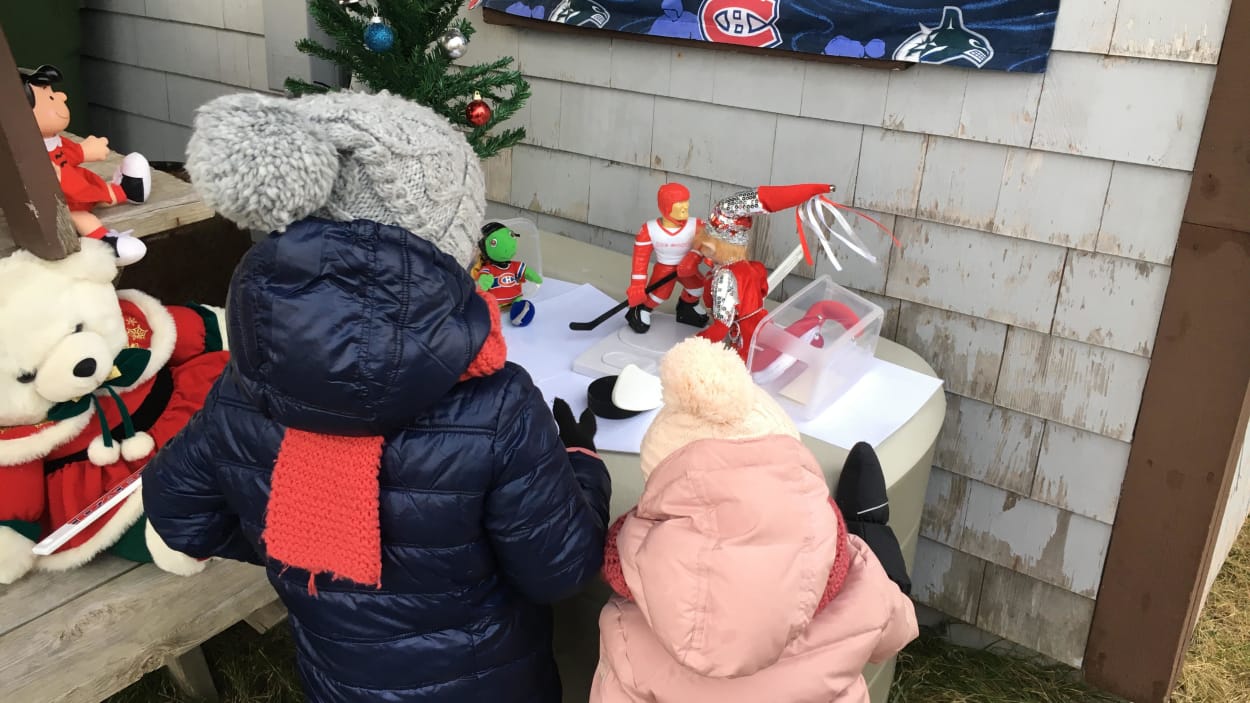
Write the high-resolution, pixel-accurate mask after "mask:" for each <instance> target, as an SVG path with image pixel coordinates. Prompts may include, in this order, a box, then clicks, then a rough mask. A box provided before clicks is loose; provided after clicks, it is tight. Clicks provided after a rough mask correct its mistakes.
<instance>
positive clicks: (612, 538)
mask: <svg viewBox="0 0 1250 703" xmlns="http://www.w3.org/2000/svg"><path fill="white" fill-rule="evenodd" d="M829 506H830V507H831V508H833V514H834V515H837V516H838V538H837V539H838V553H837V556H835V557H834V558H833V567H832V568H831V569H829V579H828V580H827V581H826V582H825V593H824V595H822V596H821V598H820V602H819V603H817V604H816V612H817V613H819V612H820V611H822V610H824V609H825V606H827V605H829V603H830V602H831V601H833V599H834V597H835V596H837V595H838V591H840V590H842V583H843V582H844V581H846V574H847V572H848V571H850V569H851V551H850V549H849V547H848V546H847V539H846V534H847V533H846V521H845V520H844V519H843V518H842V511H841V510H838V506H837V504H835V503H834V502H833V499H832V498H830V499H829ZM636 511H637V508H634V509H633V510H630V511H629V512H628V513H625V514H624V515H622V516H621V517H620V518H618V519H617V521H616V522H615V523H613V524H612V527H611V529H609V530H608V543H607V547H606V549H604V553H603V580H604V581H607V582H608V585H609V586H611V587H612V590H613V591H615V592H616V595H618V596H620V597H622V598H625V599H627V600H633V599H634V595H633V594H632V593H630V591H629V584H627V583H625V573H624V571H623V570H622V569H621V554H620V551H619V550H618V549H617V547H616V538H617V535H619V534H620V532H621V526H622V525H624V524H625V519H626V518H628V517H629V516H630V515H633V514H634V513H635V512H636Z"/></svg>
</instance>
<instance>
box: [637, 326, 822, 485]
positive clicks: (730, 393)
mask: <svg viewBox="0 0 1250 703" xmlns="http://www.w3.org/2000/svg"><path fill="white" fill-rule="evenodd" d="M660 382H661V383H662V384H663V386H664V406H663V407H662V408H661V409H660V412H659V413H657V414H656V417H655V420H654V421H653V422H652V423H651V427H650V428H648V429H647V434H646V435H645V436H644V437H643V438H642V451H641V464H642V475H643V476H644V477H646V476H650V475H651V472H652V471H653V470H655V467H656V466H658V465H659V464H660V462H662V461H664V459H666V458H667V457H668V456H669V455H671V454H672V453H673V452H675V451H677V450H678V449H681V448H682V447H684V446H686V445H687V444H690V443H691V442H695V441H697V440H701V439H751V438H755V437H765V436H768V435H785V436H788V437H793V438H795V439H799V430H798V428H797V427H795V425H794V422H793V421H792V420H791V419H790V417H789V415H787V414H786V412H785V411H784V410H782V409H781V406H780V405H778V404H777V401H775V400H773V398H772V397H771V396H770V395H768V393H767V392H766V391H765V390H764V389H763V388H760V387H759V386H757V385H756V384H755V382H754V381H752V380H751V374H750V373H748V372H747V368H746V366H745V365H744V364H743V363H742V359H741V358H739V357H738V354H737V352H734V351H732V350H730V349H727V348H726V347H725V346H724V345H722V344H716V343H714V342H709V341H708V340H706V339H703V338H701V337H691V338H690V339H687V340H686V341H684V342H681V343H680V344H677V345H676V346H674V347H673V348H672V349H671V350H669V352H668V353H667V354H665V355H664V358H663V359H661V360H660Z"/></svg>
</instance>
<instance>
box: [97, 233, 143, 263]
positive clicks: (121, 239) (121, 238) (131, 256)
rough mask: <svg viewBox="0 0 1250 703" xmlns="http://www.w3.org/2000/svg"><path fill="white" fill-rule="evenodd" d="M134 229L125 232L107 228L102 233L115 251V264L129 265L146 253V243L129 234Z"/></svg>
mask: <svg viewBox="0 0 1250 703" xmlns="http://www.w3.org/2000/svg"><path fill="white" fill-rule="evenodd" d="M133 231H134V230H126V231H125V232H117V231H115V230H109V233H108V234H106V235H104V241H106V242H108V243H109V245H111V246H112V247H113V251H115V252H117V266H118V267H119V268H120V267H122V266H129V265H131V264H133V263H136V262H138V261H139V260H141V259H142V258H143V257H144V256H146V255H147V253H148V245H146V244H144V243H143V240H142V239H139V238H137V237H133V236H131V232H133Z"/></svg>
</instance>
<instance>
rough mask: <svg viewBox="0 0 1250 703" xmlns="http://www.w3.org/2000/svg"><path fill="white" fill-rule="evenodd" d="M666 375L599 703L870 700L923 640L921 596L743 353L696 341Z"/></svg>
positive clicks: (605, 629)
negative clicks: (841, 497)
mask: <svg viewBox="0 0 1250 703" xmlns="http://www.w3.org/2000/svg"><path fill="white" fill-rule="evenodd" d="M660 377H661V380H662V382H663V385H664V402H665V405H664V408H663V409H662V410H661V411H660V412H659V414H658V415H657V417H656V419H655V422H654V423H653V424H652V426H651V428H650V429H649V430H648V431H647V434H646V437H645V438H644V439H643V444H642V471H643V474H644V476H645V477H646V487H645V488H644V490H643V494H642V498H641V499H640V500H639V502H638V506H637V507H636V508H634V509H633V510H631V511H630V512H629V513H627V514H626V515H625V516H624V517H622V518H621V519H620V520H619V521H617V523H616V524H615V525H614V526H613V528H612V531H611V532H610V533H609V537H608V547H607V558H606V559H605V565H604V576H605V578H606V579H607V581H608V583H609V584H610V585H611V586H612V588H613V590H614V591H615V592H616V594H617V595H616V596H614V597H613V598H612V600H611V601H609V603H608V604H607V605H606V606H604V609H603V612H602V614H601V615H600V618H599V629H600V660H599V668H598V670H597V671H596V673H595V680H594V684H593V688H592V690H591V695H590V700H591V703H615V702H617V701H628V702H630V703H642V702H647V703H703V702H704V701H708V702H714V703H739V702H741V703H809V702H810V703H830V701H834V702H835V703H867V701H868V700H869V699H868V689H867V685H866V684H865V682H864V678H863V675H862V674H861V671H862V669H863V668H864V665H865V664H867V663H868V662H881V661H884V660H886V659H888V658H890V657H891V656H893V655H895V654H896V653H898V651H899V650H901V649H902V648H903V647H904V646H905V645H906V644H907V643H908V642H910V641H911V640H913V639H915V637H916V636H917V635H918V630H917V626H916V613H915V609H914V607H913V606H912V603H911V601H910V600H908V598H907V596H905V595H904V594H903V592H902V591H901V590H900V589H899V587H898V586H896V585H895V584H894V583H893V582H892V581H891V580H890V579H889V578H888V577H887V576H886V573H885V570H884V569H883V568H882V566H881V564H880V562H878V560H877V558H876V557H875V556H874V555H873V553H872V552H871V551H870V550H869V548H868V547H867V545H866V544H865V543H864V542H863V541H862V540H860V538H859V537H856V536H855V535H852V534H849V533H848V532H847V529H846V524H845V522H844V521H843V518H842V515H841V513H840V512H839V511H838V509H837V507H836V506H835V505H834V503H833V501H832V500H830V496H829V488H828V486H827V485H826V483H825V478H824V474H823V473H822V472H821V469H820V466H819V465H818V464H817V462H816V459H815V457H813V456H812V454H811V452H809V451H808V450H807V449H806V448H805V447H804V446H803V444H802V443H801V442H800V441H799V433H798V430H797V429H796V428H795V426H794V424H793V423H792V422H791V420H790V418H789V417H787V416H786V414H785V411H783V410H782V409H781V407H780V406H778V405H777V403H776V402H775V401H774V400H773V399H772V398H771V397H769V396H768V394H767V393H766V392H765V391H763V390H762V389H761V388H759V387H758V386H756V385H755V384H754V383H753V382H752V381H751V378H750V375H749V374H748V373H747V370H746V368H745V367H744V366H743V364H742V361H741V360H740V359H739V358H738V356H737V355H736V354H734V353H733V352H732V351H730V350H728V349H725V348H724V347H723V346H720V345H715V344H712V343H711V342H708V341H706V340H703V339H698V338H694V339H690V340H688V341H685V342H682V343H681V344H679V345H677V346H676V347H674V348H673V349H672V351H670V352H669V353H668V354H667V355H666V356H665V358H664V359H663V361H662V362H661V367H660Z"/></svg>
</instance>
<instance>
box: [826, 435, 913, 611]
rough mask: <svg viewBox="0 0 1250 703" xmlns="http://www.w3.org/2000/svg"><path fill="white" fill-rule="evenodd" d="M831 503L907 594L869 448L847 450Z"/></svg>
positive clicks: (858, 446) (904, 567) (902, 565)
mask: <svg viewBox="0 0 1250 703" xmlns="http://www.w3.org/2000/svg"><path fill="white" fill-rule="evenodd" d="M834 502H836V503H837V504H838V510H840V511H842V517H843V518H845V520H846V529H847V531H848V532H850V533H851V534H853V535H855V536H857V537H859V538H860V539H862V540H864V542H865V543H866V544H867V545H868V548H869V549H871V550H872V553H873V554H874V555H876V557H877V561H879V562H881V566H882V567H883V568H885V573H886V575H887V576H889V577H890V580H891V581H893V582H894V583H896V584H898V587H899V588H900V589H901V590H902V591H903V593H906V594H909V595H910V594H911V578H910V577H909V576H908V575H907V565H906V564H905V563H904V562H903V550H902V548H901V547H899V544H898V537H897V536H895V534H894V530H892V529H890V526H889V524H888V523H889V521H890V499H889V496H888V495H887V494H886V492H885V473H884V472H883V471H882V470H881V461H880V460H879V459H878V458H877V453H876V452H875V451H873V449H872V446H871V445H869V444H868V443H866V442H860V443H859V444H856V445H855V446H854V447H851V452H850V454H849V455H847V457H846V463H845V464H844V465H843V466H842V475H841V476H840V477H839V478H838V486H837V489H835V491H834Z"/></svg>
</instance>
